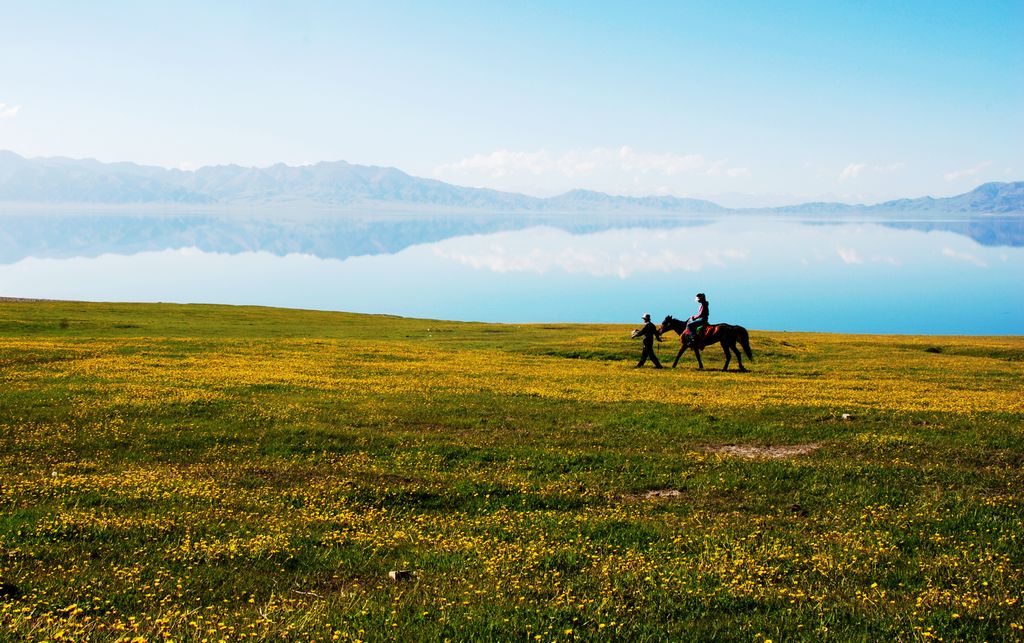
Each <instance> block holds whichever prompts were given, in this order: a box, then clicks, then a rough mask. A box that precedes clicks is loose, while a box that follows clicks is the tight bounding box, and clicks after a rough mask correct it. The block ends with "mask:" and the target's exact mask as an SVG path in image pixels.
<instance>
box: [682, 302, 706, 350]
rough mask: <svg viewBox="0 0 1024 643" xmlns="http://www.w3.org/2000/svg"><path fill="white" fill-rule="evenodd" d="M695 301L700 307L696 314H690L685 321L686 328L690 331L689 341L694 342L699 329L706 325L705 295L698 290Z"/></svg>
mask: <svg viewBox="0 0 1024 643" xmlns="http://www.w3.org/2000/svg"><path fill="white" fill-rule="evenodd" d="M695 301H696V302H697V303H698V304H700V309H699V310H698V311H697V314H696V315H690V319H689V320H687V322H686V330H688V331H690V338H691V339H690V341H692V342H694V343H696V342H697V335H698V333H700V331H701V329H703V328H704V327H705V326H707V325H708V300H707V297H705V296H704V293H702V292H699V293H697V298H696V300H695Z"/></svg>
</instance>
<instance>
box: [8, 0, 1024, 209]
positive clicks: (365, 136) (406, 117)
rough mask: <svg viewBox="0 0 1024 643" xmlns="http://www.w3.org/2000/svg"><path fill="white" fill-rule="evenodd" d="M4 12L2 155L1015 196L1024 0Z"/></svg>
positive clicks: (608, 187)
mask: <svg viewBox="0 0 1024 643" xmlns="http://www.w3.org/2000/svg"><path fill="white" fill-rule="evenodd" d="M508 4H509V5H514V6H505V5H506V3H480V2H442V1H435V2H429V3H427V2H424V3H417V4H412V3H390V2H373V3H340V2H330V3H327V2H324V3H318V2H304V3H303V2H292V3H284V2H280V3H265V2H216V3H201V2H194V3H193V2H124V3H116V2H95V3H80V2H45V1H35V2H31V3H27V2H4V3H3V6H2V7H0V9H2V11H0V15H3V20H2V21H0V149H9V150H12V151H14V152H17V153H19V154H23V155H25V156H53V155H62V156H72V157H92V158H97V159H100V160H103V161H121V160H130V161H135V162H139V163H146V164H154V165H162V166H167V167H183V168H192V167H198V166H201V165H208V164H218V163H239V164H243V165H270V164H273V163H276V162H285V163H289V164H301V163H312V162H317V161H321V160H337V159H344V160H348V161H350V162H353V163H365V164H378V165H391V166H396V167H399V168H401V169H403V170H406V171H408V172H410V173H412V174H416V175H420V176H430V177H436V178H439V179H442V180H445V181H449V182H453V183H459V184H464V185H486V186H489V187H495V188H499V189H512V190H518V191H524V192H529V193H534V194H551V193H555V192H560V191H564V190H567V189H570V188H574V187H585V188H592V189H600V190H604V191H608V192H615V193H631V194H648V193H669V194H678V195H695V196H705V197H713V198H716V199H717V200H719V201H721V202H724V203H727V204H740V205H747V204H754V203H766V204H769V203H777V202H791V201H795V200H803V199H811V198H836V199H842V200H860V201H877V200H882V199H886V198H891V197H895V196H919V195H922V194H934V195H948V194H955V193H959V192H963V191H966V190H968V189H970V188H972V187H974V186H975V185H977V184H978V183H981V182H984V181H990V180H1016V179H1021V178H1024V38H1022V37H1021V35H1020V32H1021V25H1024V2H1021V1H1020V0H1018V1H1015V2H998V1H987V2H981V3H961V2H904V3H898V4H897V3H891V2H877V3H875V2H857V3H822V2H772V3H762V2H750V3H739V2H665V3H643V4H641V3H610V2H609V3H598V2H586V3H568V2H562V3H556V2H523V3H508Z"/></svg>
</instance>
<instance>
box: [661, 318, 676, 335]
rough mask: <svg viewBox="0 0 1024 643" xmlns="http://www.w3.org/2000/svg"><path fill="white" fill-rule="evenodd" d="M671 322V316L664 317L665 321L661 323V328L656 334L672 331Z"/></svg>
mask: <svg viewBox="0 0 1024 643" xmlns="http://www.w3.org/2000/svg"><path fill="white" fill-rule="evenodd" d="M673 321H675V320H674V319H672V315H665V321H663V322H661V327H659V328H658V332H659V333H667V332H668V331H670V330H672V322H673Z"/></svg>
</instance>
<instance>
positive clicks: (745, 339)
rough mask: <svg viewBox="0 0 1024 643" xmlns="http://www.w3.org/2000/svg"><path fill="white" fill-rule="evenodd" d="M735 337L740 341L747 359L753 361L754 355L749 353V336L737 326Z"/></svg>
mask: <svg viewBox="0 0 1024 643" xmlns="http://www.w3.org/2000/svg"><path fill="white" fill-rule="evenodd" d="M736 330H737V333H736V334H737V335H738V338H737V339H739V340H740V346H742V347H743V352H744V353H746V354H747V359H754V354H753V353H751V352H750V336H749V335H748V334H747V329H746V328H744V327H742V326H737V327H736Z"/></svg>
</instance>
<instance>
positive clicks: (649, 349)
mask: <svg viewBox="0 0 1024 643" xmlns="http://www.w3.org/2000/svg"><path fill="white" fill-rule="evenodd" d="M648 357H650V358H651V361H652V362H654V368H661V362H659V361H658V356H657V355H656V354H655V353H654V344H644V352H643V354H642V355H640V361H639V362H637V365H636V367H637V368H640V367H641V366H643V365H644V364H646V363H647V358H648Z"/></svg>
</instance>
